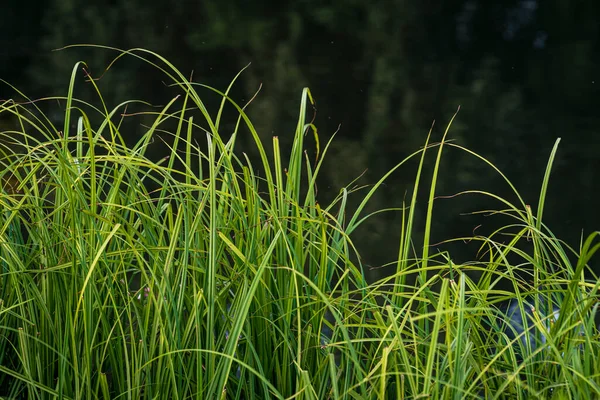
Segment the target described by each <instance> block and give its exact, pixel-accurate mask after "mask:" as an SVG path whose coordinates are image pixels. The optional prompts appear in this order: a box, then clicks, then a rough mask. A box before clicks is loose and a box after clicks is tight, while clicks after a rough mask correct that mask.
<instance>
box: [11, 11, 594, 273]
mask: <svg viewBox="0 0 600 400" xmlns="http://www.w3.org/2000/svg"><path fill="white" fill-rule="evenodd" d="M599 21H600V2H598V1H597V0H579V1H564V0H543V1H542V0H537V1H536V0H446V1H444V0H419V1H418V0H412V1H408V0H371V1H364V0H338V1H320V0H282V1H278V2H272V1H264V0H255V1H220V0H212V1H192V0H181V1H174V0H173V1H154V2H149V1H147V0H144V1H142V0H127V1H116V0H113V1H94V0H88V1H85V2H84V1H75V0H44V1H40V0H31V1H29V2H24V1H14V0H4V1H3V2H2V11H1V12H0V26H1V27H2V31H3V34H2V35H1V36H0V41H1V42H2V43H1V46H0V77H1V78H2V79H4V80H6V81H9V82H10V83H11V84H13V85H14V86H16V87H17V88H18V89H19V90H21V91H22V92H24V93H25V94H27V96H29V97H30V98H39V97H44V96H51V95H65V94H66V90H67V87H68V82H69V79H70V74H71V70H72V68H73V65H74V64H75V62H77V61H79V60H83V61H86V62H87V63H88V65H89V70H90V71H91V73H92V74H93V75H94V76H95V77H100V76H101V75H102V74H103V73H104V69H105V68H106V67H107V66H108V64H109V63H110V61H111V60H112V59H113V58H114V57H115V55H116V53H114V52H111V51H108V50H101V49H91V48H74V49H66V50H62V51H52V50H53V49H58V48H61V47H63V46H65V45H69V44H78V43H79V44H80V43H92V44H101V45H108V46H115V47H119V48H124V49H126V48H132V47H143V48H147V49H150V50H153V51H156V52H158V53H160V54H162V55H163V56H165V57H166V58H167V59H168V60H170V61H171V62H172V63H173V64H175V65H176V66H177V67H179V68H180V70H181V71H182V72H183V73H184V74H186V75H188V76H189V75H190V74H191V73H192V71H193V79H194V81H196V82H201V83H204V84H208V85H211V86H214V87H216V88H218V89H221V90H224V89H225V88H226V87H227V85H228V84H229V82H230V81H231V79H232V78H233V77H234V76H235V74H236V73H237V72H239V71H240V70H241V69H242V68H243V67H245V66H246V65H248V64H249V63H251V65H250V67H249V68H248V69H247V70H246V71H244V73H243V75H242V77H241V78H240V80H239V81H238V83H237V85H236V89H235V90H234V94H233V95H234V98H235V99H236V100H238V101H239V102H240V103H241V104H244V103H245V102H246V101H248V99H250V98H251V97H252V96H253V94H254V93H255V92H256V90H257V89H258V87H259V86H260V84H262V90H261V92H260V94H259V95H258V97H257V98H256V99H255V100H254V102H253V103H252V105H251V106H250V108H249V110H248V111H249V114H250V116H251V118H252V119H253V122H254V124H255V125H256V127H257V129H258V132H259V134H260V135H261V136H262V137H263V139H264V140H265V142H267V143H270V141H271V137H272V136H273V135H277V136H279V137H280V139H281V140H282V142H283V146H286V145H287V146H289V143H290V141H291V139H292V137H293V132H294V128H295V125H296V118H297V114H298V109H299V100H300V94H301V90H302V88H303V87H305V86H308V87H310V89H311V91H312V93H313V96H314V97H315V99H316V102H317V114H316V120H315V123H316V125H317V126H318V128H319V133H320V135H321V144H322V145H323V144H324V143H325V142H326V139H327V138H328V137H330V136H331V135H332V134H333V133H334V132H335V131H336V130H338V127H339V133H337V136H336V139H335V141H334V144H333V146H332V149H331V151H330V154H329V157H328V159H327V161H326V168H325V170H324V171H323V176H322V177H321V180H320V182H319V197H320V199H321V203H322V204H325V203H327V201H328V200H331V199H332V198H333V197H334V196H335V195H336V194H337V193H338V192H339V189H340V188H341V187H343V186H345V185H346V184H348V183H349V182H351V181H352V180H353V179H354V178H356V177H358V176H359V175H361V174H362V173H363V172H365V171H366V173H365V174H364V175H363V177H362V178H361V180H360V181H359V183H362V184H373V183H375V182H376V181H377V180H378V179H379V177H381V176H382V175H383V174H384V173H385V172H386V171H387V170H389V169H390V168H392V167H393V166H394V165H396V164H397V163H398V162H400V161H401V160H403V159H404V158H405V157H406V156H407V155H409V154H411V153H412V152H413V151H415V150H418V149H419V147H420V146H422V145H423V144H424V142H425V139H426V137H427V133H428V131H429V129H430V127H431V125H432V123H433V121H434V120H435V125H434V128H433V139H434V140H435V141H437V140H439V139H440V138H441V135H442V134H443V132H444V130H445V128H446V125H447V123H448V121H449V120H450V118H451V117H452V115H453V113H454V112H455V111H456V110H457V108H458V106H460V107H461V108H460V112H459V114H458V116H457V119H456V120H455V122H454V124H453V126H452V128H451V130H450V138H451V139H452V140H454V141H455V143H457V144H460V145H463V146H466V147H468V148H469V149H472V150H474V151H476V152H478V153H479V154H481V155H482V156H484V157H486V158H487V159H489V160H490V161H492V162H493V163H495V165H496V166H497V167H498V168H500V170H502V171H503V172H504V173H505V174H506V175H507V176H508V178H509V179H510V180H511V181H512V183H513V184H514V185H515V186H516V188H517V190H518V191H519V192H520V194H521V196H522V197H523V200H524V201H525V203H527V204H531V205H532V207H533V208H534V213H535V208H536V206H537V201H538V197H539V191H540V186H541V183H542V177H543V174H544V170H545V166H546V163H547V160H548V157H549V154H550V151H551V148H552V146H553V145H554V142H555V140H556V139H557V138H558V137H561V138H562V142H561V144H560V147H559V152H558V156H557V159H556V161H555V164H554V168H553V173H552V177H551V182H550V187H549V193H548V197H547V201H546V209H545V215H544V217H545V219H544V222H545V223H546V224H547V225H548V226H549V227H550V229H551V230H552V231H553V232H554V233H555V234H556V235H557V236H558V237H559V238H562V239H564V240H565V241H567V243H569V244H570V245H571V246H573V247H574V248H575V249H577V248H578V246H579V243H580V240H581V237H582V235H584V236H587V234H589V233H590V232H592V231H593V230H596V229H598V228H599V227H600V213H599V202H598V190H597V186H598V183H599V182H600V175H599V169H600V153H599V151H600V108H599V106H600V100H599V99H600V90H599V88H600V75H599V72H600V69H599V67H600V32H599V31H600V22H599ZM80 75H82V74H80ZM162 81H164V79H162V78H161V77H160V76H159V75H158V74H157V73H156V72H155V71H154V70H153V69H152V68H151V67H149V66H147V65H144V64H143V63H142V62H139V61H136V60H135V59H133V58H127V59H122V60H119V61H118V62H117V63H116V64H115V65H114V66H113V67H111V69H110V70H109V71H108V72H107V73H106V74H104V75H103V76H102V79H101V80H100V81H98V84H99V86H100V89H101V91H102V94H103V97H104V100H105V101H106V102H107V104H108V106H109V108H112V107H114V106H116V105H117V104H118V103H119V102H121V101H124V100H126V99H129V98H137V99H143V100H146V101H149V102H151V103H153V104H165V103H166V102H167V101H168V100H169V99H170V97H171V96H172V94H173V93H172V91H170V90H169V89H168V88H166V87H165V86H164V84H163V83H162ZM78 83H79V84H78V87H77V93H76V95H77V96H79V97H81V98H84V99H88V100H91V101H95V102H96V103H97V96H95V95H94V90H93V88H91V85H89V84H86V83H85V82H84V80H83V78H81V79H80V81H78ZM206 96H207V100H206V101H207V104H208V105H209V109H210V110H211V111H215V110H216V107H217V106H218V104H217V100H218V99H217V98H216V96H212V95H210V93H209V92H206ZM0 98H2V99H7V98H14V99H22V98H21V96H20V95H18V94H17V93H15V92H14V91H12V90H11V88H10V87H8V86H5V85H3V86H1V87H0ZM94 99H96V100H94ZM97 104H98V103H97ZM61 112H62V110H61V108H60V104H58V105H57V106H56V110H55V112H54V114H51V117H52V116H53V115H54V117H53V118H55V119H56V120H57V121H56V122H57V123H58V122H59V119H60V113H61ZM234 122H235V120H234V119H231V120H230V124H229V125H224V126H223V127H222V130H223V131H224V134H226V133H227V134H228V133H230V132H231V130H232V129H233V123H234ZM11 123H13V122H11V121H9V120H6V119H4V120H1V121H0V124H2V126H1V127H2V130H6V129H8V128H9V127H10V125H11ZM340 125H341V127H340ZM129 129H130V133H129V135H130V136H131V140H135V138H136V137H137V135H139V133H140V132H142V129H141V126H140V121H137V122H136V123H135V124H133V125H132V126H131V127H130V128H129ZM308 145H309V146H314V144H313V143H312V142H309V143H308ZM244 146H247V148H244ZM251 147H252V146H251V141H250V140H249V139H247V140H241V141H240V150H243V151H246V152H248V153H251V154H252V151H253V150H252V148H251ZM284 148H285V147H284ZM163 151H165V150H164V146H163V147H161V146H160V145H159V144H157V145H156V146H154V147H153V148H152V154H151V156H155V157H157V158H158V157H160V156H161V152H163ZM433 156H434V154H433V153H432V155H431V157H430V159H429V162H428V168H427V169H426V173H427V175H426V176H425V177H424V179H425V183H427V182H429V179H430V173H431V165H432V161H433V158H432V157H433ZM416 167H417V163H416V162H410V163H408V164H406V165H405V166H403V167H401V168H400V169H399V170H398V171H397V172H396V173H394V174H393V175H392V176H391V177H390V179H389V180H388V181H387V183H386V185H385V187H383V188H382V190H381V191H380V192H379V194H378V195H377V196H376V197H375V198H374V199H373V201H372V202H371V205H370V208H369V210H371V211H372V210H376V209H380V208H385V207H401V206H402V202H403V201H406V202H409V201H410V196H411V190H412V184H413V182H414V176H415V173H416ZM441 168H442V172H441V176H440V180H439V182H438V189H437V194H438V195H452V194H454V193H457V192H459V191H461V190H465V189H478V190H486V191H491V192H494V193H497V194H499V195H501V196H505V197H506V198H507V200H509V201H511V202H514V203H516V204H517V200H516V197H515V195H514V194H513V193H512V192H511V191H510V190H509V187H508V185H507V184H506V183H505V182H504V181H503V180H502V178H501V177H500V176H499V175H498V174H497V173H496V172H494V171H493V170H492V169H491V168H489V167H486V166H485V165H484V164H483V163H482V162H481V161H478V160H476V159H475V158H473V157H471V156H468V155H466V154H465V153H462V152H459V151H457V150H452V149H448V150H447V152H446V154H445V156H444V158H443V161H442V165H441ZM427 191H428V187H423V189H422V193H421V197H420V201H419V209H418V210H417V211H418V218H417V220H416V222H417V228H416V229H417V232H416V235H415V245H416V246H418V245H419V243H420V235H422V231H423V225H424V217H423V216H424V212H425V210H426V206H427V204H426V202H427V200H426V196H427ZM364 194H366V192H365V191H363V192H360V193H358V194H357V195H354V196H353V197H352V198H351V199H352V201H351V203H352V204H353V205H356V204H357V203H358V201H359V200H360V199H361V197H362V196H364ZM490 208H494V209H498V208H504V206H503V205H502V204H500V203H498V202H493V201H489V200H486V199H485V198H484V197H482V196H475V195H469V196H461V197H458V198H453V199H440V200H439V201H438V202H437V203H436V205H435V208H434V226H433V238H432V243H436V242H439V241H442V240H444V239H448V238H452V237H459V236H465V235H471V234H472V233H473V230H474V229H475V228H476V227H477V226H479V225H481V226H480V227H479V228H477V230H476V233H479V234H485V233H490V232H492V231H493V230H494V229H495V228H497V227H499V226H501V225H502V224H506V223H507V220H502V219H500V218H495V217H489V216H487V217H486V216H483V215H476V216H472V215H464V214H465V213H469V212H472V211H476V210H481V209H490ZM400 228H401V213H398V212H396V213H389V214H384V215H380V216H378V217H375V218H372V219H371V220H369V221H368V222H367V223H365V224H364V225H363V226H362V228H361V229H360V230H359V231H357V232H356V234H355V235H354V240H355V241H356V245H357V247H358V248H359V250H360V251H361V255H362V261H363V262H364V263H365V264H366V265H368V266H371V267H374V269H373V270H372V271H371V272H370V274H371V277H373V275H372V274H384V273H387V272H388V271H389V270H388V269H386V268H378V267H379V266H381V265H383V264H385V263H387V262H390V261H392V260H393V259H394V257H395V256H396V253H397V248H398V237H399V234H400ZM438 249H440V250H443V249H451V250H452V255H453V258H454V261H455V262H462V261H465V260H468V259H472V258H473V257H474V256H475V252H476V246H475V247H473V244H471V245H470V246H469V245H464V244H454V245H452V246H443V245H439V246H437V245H436V246H434V248H433V250H432V251H436V250H438Z"/></svg>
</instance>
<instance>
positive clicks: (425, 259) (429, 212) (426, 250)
mask: <svg viewBox="0 0 600 400" xmlns="http://www.w3.org/2000/svg"><path fill="white" fill-rule="evenodd" d="M459 111H460V107H458V109H457V110H456V112H455V113H454V115H453V116H452V118H451V119H450V122H449V123H448V126H446V130H445V131H444V136H442V140H441V141H440V143H439V148H438V153H437V157H436V159H435V167H434V169H433V176H432V177H431V188H430V190H429V201H428V203H427V215H426V219H425V233H424V236H423V256H422V260H421V262H422V265H421V266H422V271H421V278H422V282H425V280H426V277H425V274H427V263H428V259H429V239H430V234H431V221H432V219H433V202H434V200H435V188H436V184H437V177H438V172H439V168H440V162H441V160H442V151H443V150H444V145H445V142H446V136H447V135H448V132H449V130H450V127H451V126H452V122H454V119H455V118H456V116H457V115H458V112H459Z"/></svg>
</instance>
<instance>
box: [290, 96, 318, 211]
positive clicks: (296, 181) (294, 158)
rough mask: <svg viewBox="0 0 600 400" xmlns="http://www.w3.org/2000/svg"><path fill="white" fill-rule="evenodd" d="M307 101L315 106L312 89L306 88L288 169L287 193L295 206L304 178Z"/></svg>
mask: <svg viewBox="0 0 600 400" xmlns="http://www.w3.org/2000/svg"><path fill="white" fill-rule="evenodd" d="M307 100H308V101H310V104H311V105H314V104H315V102H314V100H313V97H312V94H311V93H310V89H308V88H307V87H305V88H304V89H302V97H301V100H300V114H299V116H298V124H297V126H296V134H295V136H294V141H293V144H292V152H291V154H290V162H289V168H288V172H287V175H288V180H287V187H286V193H287V195H288V197H289V198H290V199H291V200H292V201H293V203H294V204H299V203H300V186H301V185H300V179H301V176H302V152H303V150H304V132H305V131H306V129H307V127H306V125H305V123H306V122H305V121H306V109H307V107H308V104H307Z"/></svg>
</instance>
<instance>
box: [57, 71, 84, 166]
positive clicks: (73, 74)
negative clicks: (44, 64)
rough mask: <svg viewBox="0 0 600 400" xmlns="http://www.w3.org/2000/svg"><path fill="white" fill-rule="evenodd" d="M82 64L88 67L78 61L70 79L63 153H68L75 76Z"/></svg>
mask: <svg viewBox="0 0 600 400" xmlns="http://www.w3.org/2000/svg"><path fill="white" fill-rule="evenodd" d="M80 65H84V66H85V67H87V65H86V64H85V63H84V62H81V61H79V62H77V63H76V64H75V66H74V67H73V70H72V71H71V80H70V81H69V89H68V92H67V98H66V101H67V104H66V107H65V123H64V125H63V152H64V153H63V154H66V153H67V151H68V149H67V143H68V142H67V140H68V137H69V130H70V126H71V106H72V104H73V90H74V89H75V78H76V77H77V71H78V70H79V66H80Z"/></svg>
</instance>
